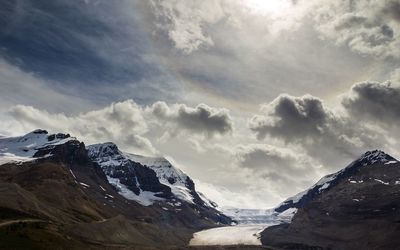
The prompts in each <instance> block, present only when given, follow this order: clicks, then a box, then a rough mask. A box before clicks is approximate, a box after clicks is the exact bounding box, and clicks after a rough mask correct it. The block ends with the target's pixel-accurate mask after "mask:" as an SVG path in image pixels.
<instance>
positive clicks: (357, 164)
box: [275, 150, 399, 212]
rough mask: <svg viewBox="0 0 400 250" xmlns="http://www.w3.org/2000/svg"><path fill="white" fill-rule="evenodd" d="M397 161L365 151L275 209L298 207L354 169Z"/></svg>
mask: <svg viewBox="0 0 400 250" xmlns="http://www.w3.org/2000/svg"><path fill="white" fill-rule="evenodd" d="M397 162H399V161H398V160H396V159H395V158H393V157H392V156H390V155H388V154H386V153H385V152H383V151H381V150H372V151H367V152H365V153H364V154H363V155H361V157H359V158H358V159H356V160H355V161H353V162H352V163H350V164H349V165H348V166H347V167H345V168H344V169H342V170H340V171H338V172H336V173H333V174H329V175H326V176H324V177H322V178H321V179H320V180H319V181H318V182H317V183H316V184H315V185H313V186H312V187H310V188H309V189H307V190H305V191H303V192H300V193H298V194H296V195H295V196H293V197H290V198H288V199H286V200H285V201H284V202H282V203H281V204H279V205H278V206H277V207H276V208H275V211H278V212H280V211H283V210H285V209H288V208H299V207H302V206H304V205H305V204H306V203H307V202H309V201H310V200H312V199H313V198H314V197H316V196H317V195H319V194H320V193H322V192H323V191H324V190H326V189H328V188H330V187H332V186H334V185H336V184H337V183H338V182H339V181H340V180H341V179H343V178H348V177H349V176H351V175H352V174H353V173H354V172H355V171H358V170H359V169H361V168H362V167H365V166H370V165H373V164H377V163H378V164H391V163H397Z"/></svg>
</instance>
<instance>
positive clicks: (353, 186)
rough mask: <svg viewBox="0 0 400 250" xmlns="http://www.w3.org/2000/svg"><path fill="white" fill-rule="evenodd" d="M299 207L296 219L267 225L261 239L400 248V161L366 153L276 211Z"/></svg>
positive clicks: (298, 245)
mask: <svg viewBox="0 0 400 250" xmlns="http://www.w3.org/2000/svg"><path fill="white" fill-rule="evenodd" d="M290 209H296V210H297V212H296V213H295V214H294V216H293V218H292V219H291V221H290V223H284V224H280V225H276V226H273V227H269V228H266V229H265V230H264V231H263V232H262V233H261V242H262V243H263V244H264V245H267V246H268V247H272V248H274V247H276V248H285V247H283V246H290V247H289V248H290V249H399V245H400V239H399V237H398V235H399V234H400V227H399V221H400V213H399V209H400V162H399V161H397V160H396V159H394V158H393V157H391V156H390V155H387V154H385V153H384V152H382V151H379V150H374V151H369V152H366V153H365V154H364V155H362V156H361V157H360V158H358V159H357V160H355V161H354V162H352V163H351V164H350V165H349V166H347V167H346V168H344V169H343V170H341V171H338V172H336V173H334V174H331V175H327V176H325V177H324V178H322V179H321V180H320V181H319V182H317V183H316V184H315V185H314V186H312V187H311V188H310V189H308V190H306V191H304V192H302V193H300V194H298V195H296V196H294V197H292V198H289V199H287V200H286V201H284V202H283V203H282V204H280V205H279V206H278V207H277V208H275V211H277V212H280V211H284V212H286V211H288V210H290Z"/></svg>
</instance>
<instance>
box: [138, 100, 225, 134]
mask: <svg viewBox="0 0 400 250" xmlns="http://www.w3.org/2000/svg"><path fill="white" fill-rule="evenodd" d="M146 111H147V112H148V113H151V114H152V115H153V116H154V117H156V118H157V120H158V122H159V124H160V125H161V126H163V127H169V129H168V132H169V133H170V134H174V135H177V134H180V133H181V132H184V131H189V132H191V133H194V134H197V133H199V134H204V135H206V136H208V137H212V136H214V135H224V134H227V133H230V132H232V130H233V122H232V118H231V117H230V115H229V111H228V110H227V109H223V108H212V107H209V106H207V105H206V104H199V105H197V106H196V107H194V108H191V107H188V106H186V105H185V104H173V105H169V106H168V105H167V104H166V103H165V102H156V103H154V104H153V105H152V106H151V107H149V108H147V109H146Z"/></svg>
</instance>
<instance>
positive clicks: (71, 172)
mask: <svg viewBox="0 0 400 250" xmlns="http://www.w3.org/2000/svg"><path fill="white" fill-rule="evenodd" d="M69 172H71V174H72V176H73V177H74V179H75V180H76V176H75V174H74V172H72V170H71V169H69Z"/></svg>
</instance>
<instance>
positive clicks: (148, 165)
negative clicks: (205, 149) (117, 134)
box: [87, 142, 231, 224]
mask: <svg viewBox="0 0 400 250" xmlns="http://www.w3.org/2000/svg"><path fill="white" fill-rule="evenodd" d="M87 149H88V153H89V157H90V158H91V159H92V161H94V162H96V163H97V164H99V165H100V166H101V168H102V170H103V172H104V173H105V174H106V175H107V179H108V181H109V182H110V183H111V184H112V185H113V186H114V187H116V188H117V189H118V192H119V193H120V194H121V195H122V196H124V197H125V198H127V199H130V200H135V201H137V202H138V203H140V204H142V205H144V206H149V205H153V204H154V203H156V202H158V203H160V204H163V205H164V208H165V209H175V210H177V211H179V210H181V207H182V206H188V207H191V208H193V209H195V211H196V212H197V213H199V214H202V215H203V216H204V217H205V218H208V219H211V220H212V221H214V222H216V223H222V224H229V223H231V220H230V219H229V218H228V217H226V216H224V215H223V214H222V213H220V212H219V211H217V210H216V209H215V207H216V204H215V203H213V202H210V201H209V200H208V199H207V198H205V197H204V195H202V194H200V193H198V192H197V191H196V189H195V185H194V182H193V180H192V179H191V178H190V177H189V176H187V175H186V174H185V173H183V172H182V171H181V170H179V169H177V168H175V167H174V166H173V165H172V164H171V163H170V162H169V161H168V160H166V159H165V158H161V157H145V156H140V155H135V154H129V153H125V152H122V151H120V150H119V149H118V147H117V145H115V144H114V143H110V142H108V143H103V144H95V145H90V146H88V147H87ZM201 196H203V198H201Z"/></svg>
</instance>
